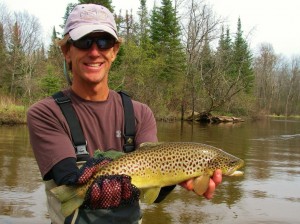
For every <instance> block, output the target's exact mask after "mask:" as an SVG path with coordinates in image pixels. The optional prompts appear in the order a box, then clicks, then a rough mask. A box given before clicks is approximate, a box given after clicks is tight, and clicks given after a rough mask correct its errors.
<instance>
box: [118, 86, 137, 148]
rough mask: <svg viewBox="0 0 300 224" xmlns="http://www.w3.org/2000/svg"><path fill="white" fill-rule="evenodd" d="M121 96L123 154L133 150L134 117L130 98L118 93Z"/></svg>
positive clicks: (125, 94)
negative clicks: (122, 109)
mask: <svg viewBox="0 0 300 224" xmlns="http://www.w3.org/2000/svg"><path fill="white" fill-rule="evenodd" d="M118 93H119V94H120V95H121V98H122V103H123V108H124V120H125V126H124V145H123V150H124V152H126V153H127V152H132V151H134V150H135V143H134V137H135V117H134V110H133V105H132V101H131V98H130V96H129V95H128V94H127V93H126V92H124V91H119V92H118Z"/></svg>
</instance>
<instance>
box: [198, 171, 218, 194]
mask: <svg viewBox="0 0 300 224" xmlns="http://www.w3.org/2000/svg"><path fill="white" fill-rule="evenodd" d="M221 182H222V171H221V170H219V169H218V170H216V171H215V172H214V175H213V177H212V178H211V179H210V180H209V184H208V188H207V191H206V192H205V193H204V194H203V196H204V197H205V198H206V199H212V198H213V196H214V192H215V190H216V187H217V186H218V185H219V184H220V183H221Z"/></svg>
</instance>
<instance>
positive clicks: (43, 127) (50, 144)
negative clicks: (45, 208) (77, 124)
mask: <svg viewBox="0 0 300 224" xmlns="http://www.w3.org/2000/svg"><path fill="white" fill-rule="evenodd" d="M27 125H28V129H29V135H30V142H31V146H32V149H33V152H34V155H35V157H36V160H37V164H38V166H39V169H40V172H41V174H42V176H43V178H44V177H45V175H46V174H47V173H48V172H49V171H50V170H51V168H52V167H53V166H54V165H55V164H56V163H58V162H59V161H61V160H63V159H65V158H69V157H75V158H76V155H75V150H74V147H73V145H72V142H71V138H70V131H69V129H68V127H67V126H66V123H65V118H64V117H63V114H62V112H61V111H60V109H59V107H58V105H56V103H55V101H54V100H53V99H52V98H47V99H45V100H43V101H40V102H38V103H36V104H34V105H33V106H31V107H30V108H29V110H28V112H27Z"/></svg>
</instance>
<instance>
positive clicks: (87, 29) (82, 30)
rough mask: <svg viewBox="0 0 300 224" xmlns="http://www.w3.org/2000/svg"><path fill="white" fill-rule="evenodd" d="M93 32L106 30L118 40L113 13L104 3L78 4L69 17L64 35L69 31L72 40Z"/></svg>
mask: <svg viewBox="0 0 300 224" xmlns="http://www.w3.org/2000/svg"><path fill="white" fill-rule="evenodd" d="M93 32H106V33H109V34H111V35H112V36H113V37H115V38H116V39H117V40H118V35H117V26H116V22H115V19H114V16H113V14H112V13H111V12H110V11H109V10H108V9H107V8H106V7H104V6H102V5H96V4H80V5H77V6H76V7H75V8H74V9H73V10H72V11H71V13H70V15H69V17H68V19H67V22H66V26H65V29H64V33H63V35H66V34H67V33H69V35H70V37H71V38H72V40H78V39H80V38H81V37H83V36H85V35H87V34H89V33H93Z"/></svg>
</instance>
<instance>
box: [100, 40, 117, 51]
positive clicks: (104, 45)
mask: <svg viewBox="0 0 300 224" xmlns="http://www.w3.org/2000/svg"><path fill="white" fill-rule="evenodd" d="M96 43H97V46H98V48H99V49H109V48H112V47H113V46H114V45H115V40H114V39H112V38H98V39H96Z"/></svg>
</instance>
